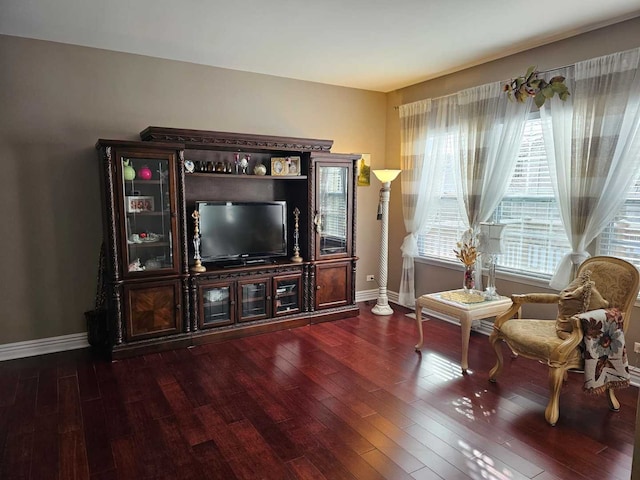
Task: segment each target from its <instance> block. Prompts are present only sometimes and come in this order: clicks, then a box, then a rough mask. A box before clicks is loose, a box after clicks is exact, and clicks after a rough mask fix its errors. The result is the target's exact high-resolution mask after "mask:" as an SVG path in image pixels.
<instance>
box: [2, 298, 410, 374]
mask: <svg viewBox="0 0 640 480" xmlns="http://www.w3.org/2000/svg"><path fill="white" fill-rule="evenodd" d="M388 295H389V301H392V302H395V303H397V301H398V294H397V293H396V292H388ZM376 298H378V289H374V290H365V291H362V292H356V302H366V301H368V300H375V299H376ZM87 347H89V342H88V341H87V333H86V332H83V333H74V334H71V335H62V336H59V337H49V338H41V339H38V340H27V341H25V342H16V343H6V344H4V345H0V362H2V361H5V360H13V359H15V358H25V357H35V356H36V355H46V354H47V353H56V352H64V351H66V350H77V349H79V348H87Z"/></svg>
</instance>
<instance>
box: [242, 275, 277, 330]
mask: <svg viewBox="0 0 640 480" xmlns="http://www.w3.org/2000/svg"><path fill="white" fill-rule="evenodd" d="M269 286H270V281H269V279H264V280H247V281H246V282H245V281H243V282H238V289H239V294H240V318H239V319H238V320H240V321H241V322H248V321H252V320H260V319H262V318H267V317H269V316H270V310H269V300H270V299H271V296H270V295H268V292H269V291H270V289H269Z"/></svg>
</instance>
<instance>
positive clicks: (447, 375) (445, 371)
mask: <svg viewBox="0 0 640 480" xmlns="http://www.w3.org/2000/svg"><path fill="white" fill-rule="evenodd" d="M425 357H426V360H427V361H426V362H425V365H424V366H425V367H426V368H427V369H428V372H429V373H430V374H431V376H430V380H432V379H433V377H435V378H436V379H438V380H441V381H442V382H449V381H451V380H455V379H456V378H460V377H462V376H463V374H462V367H461V366H460V364H459V363H456V362H452V361H451V360H449V359H447V358H444V357H442V356H440V355H438V354H435V353H428V354H426V355H425Z"/></svg>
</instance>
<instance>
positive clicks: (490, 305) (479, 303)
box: [415, 290, 511, 373]
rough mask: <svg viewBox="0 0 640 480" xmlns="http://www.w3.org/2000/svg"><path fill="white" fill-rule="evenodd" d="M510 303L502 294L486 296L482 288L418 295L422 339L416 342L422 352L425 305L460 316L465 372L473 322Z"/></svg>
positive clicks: (488, 316) (502, 309)
mask: <svg viewBox="0 0 640 480" xmlns="http://www.w3.org/2000/svg"><path fill="white" fill-rule="evenodd" d="M509 307H511V299H510V298H508V297H502V296H501V297H499V298H498V299H496V300H484V299H483V298H482V293H481V292H471V293H466V292H465V291H464V290H450V291H447V292H437V293H429V294H427V295H422V296H421V297H419V298H417V299H416V321H417V322H418V333H419V335H420V341H419V342H418V344H417V345H416V347H415V348H416V351H417V352H419V351H420V348H421V347H422V344H423V343H424V335H423V332H422V309H423V308H426V309H427V310H431V311H433V312H437V313H442V314H445V315H449V316H451V317H454V318H457V319H458V320H459V321H460V329H461V333H462V361H461V362H460V366H461V367H462V372H463V373H466V372H467V369H468V368H469V336H470V335H471V324H472V323H473V321H474V320H481V319H483V318H490V317H495V316H496V315H499V314H501V313H503V312H505V311H506V310H507V309H509Z"/></svg>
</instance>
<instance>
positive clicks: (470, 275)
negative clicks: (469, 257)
mask: <svg viewBox="0 0 640 480" xmlns="http://www.w3.org/2000/svg"><path fill="white" fill-rule="evenodd" d="M475 276H476V266H475V264H473V265H465V266H464V279H463V281H462V288H463V289H464V291H465V292H470V291H471V290H473V289H474V288H475V286H476V279H475Z"/></svg>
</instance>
